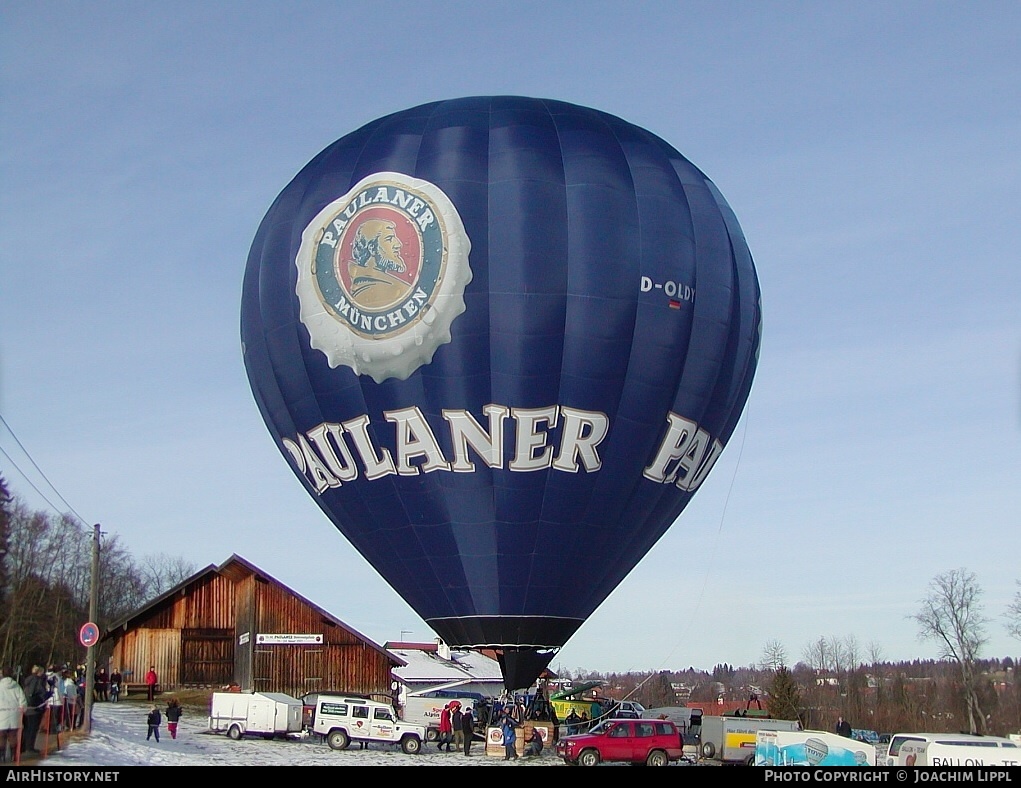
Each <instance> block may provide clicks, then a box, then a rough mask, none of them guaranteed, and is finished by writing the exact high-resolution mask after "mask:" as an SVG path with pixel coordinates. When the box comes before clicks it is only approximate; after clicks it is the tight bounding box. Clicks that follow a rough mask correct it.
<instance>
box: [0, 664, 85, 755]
mask: <svg viewBox="0 0 1021 788" xmlns="http://www.w3.org/2000/svg"><path fill="white" fill-rule="evenodd" d="M84 676H85V673H84V668H79V669H76V670H71V669H70V668H68V667H67V666H66V665H65V666H64V667H58V666H57V665H50V667H49V669H48V670H47V669H46V668H44V667H43V666H42V665H35V666H33V667H32V670H31V671H30V672H29V673H28V675H26V676H25V678H24V680H23V681H22V682H21V683H20V684H19V683H18V682H17V680H16V679H15V678H14V672H13V671H12V670H11V669H10V668H8V667H4V668H3V669H2V674H0V760H7V761H9V760H13V758H14V755H15V752H16V750H17V746H18V737H19V735H20V734H22V733H23V739H22V747H23V751H24V752H38V749H37V748H36V740H37V739H38V737H39V733H40V731H41V730H42V729H44V728H45V731H46V732H47V733H59V732H60V731H62V730H69V729H72V728H76V727H78V726H80V725H81V724H82V721H83V718H84V715H85V678H84Z"/></svg>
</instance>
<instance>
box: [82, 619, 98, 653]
mask: <svg viewBox="0 0 1021 788" xmlns="http://www.w3.org/2000/svg"><path fill="white" fill-rule="evenodd" d="M78 640H79V641H80V642H81V644H82V645H83V646H85V647H86V648H88V647H89V646H94V645H96V643H98V642H99V627H97V626H96V625H95V624H93V623H92V622H91V621H89V622H88V623H87V624H82V628H81V629H80V630H78Z"/></svg>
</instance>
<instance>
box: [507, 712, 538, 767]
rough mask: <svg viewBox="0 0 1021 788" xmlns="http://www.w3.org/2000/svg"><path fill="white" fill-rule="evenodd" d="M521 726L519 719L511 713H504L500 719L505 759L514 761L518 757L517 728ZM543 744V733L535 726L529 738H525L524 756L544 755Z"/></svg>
mask: <svg viewBox="0 0 1021 788" xmlns="http://www.w3.org/2000/svg"><path fill="white" fill-rule="evenodd" d="M519 727H520V725H519V723H518V721H517V720H516V719H514V717H512V716H511V715H510V714H504V715H503V717H502V718H501V719H500V733H501V734H502V735H503V752H504V755H503V759H504V760H505V761H514V760H517V758H518V732H517V729H518V728H519ZM543 744H544V742H543V740H542V733H541V732H540V731H539V729H538V728H536V727H534V726H533V727H532V731H531V733H530V734H529V735H528V738H527V739H525V747H524V750H523V754H524V756H525V757H526V758H534V757H538V756H540V755H542V748H543Z"/></svg>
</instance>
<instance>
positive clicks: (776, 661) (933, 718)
mask: <svg viewBox="0 0 1021 788" xmlns="http://www.w3.org/2000/svg"><path fill="white" fill-rule="evenodd" d="M1019 588H1021V582H1019ZM1002 619H1003V623H1004V625H1005V626H1006V629H1007V632H1008V633H1009V634H1010V635H1011V636H1012V637H1014V638H1017V639H1018V640H1021V590H1019V591H1017V592H1016V593H1015V595H1014V597H1013V600H1012V601H1011V603H1010V604H1009V605H1008V606H1007V609H1006V611H1005V612H1004V614H1003V616H1002ZM911 620H912V621H913V622H914V623H915V625H916V626H917V628H918V637H919V640H923V641H926V640H928V641H934V642H935V643H936V645H937V647H938V650H939V655H940V658H939V659H937V660H914V661H912V662H897V663H893V662H886V661H884V660H883V659H882V653H881V648H880V647H879V646H878V644H876V643H870V644H868V645H867V646H863V645H862V644H861V643H859V642H858V640H857V638H855V637H853V636H849V637H843V638H837V637H832V638H827V637H820V638H819V639H818V640H816V641H813V642H812V643H809V644H808V645H807V646H805V648H804V650H803V654H802V659H801V660H799V661H798V662H796V663H795V664H794V665H793V666H791V660H790V659H789V657H788V652H787V649H786V647H785V646H784V645H783V643H782V642H780V641H778V640H771V641H769V642H767V643H766V644H765V645H764V647H763V650H762V657H761V660H760V662H759V664H758V665H754V666H750V667H735V666H732V665H728V664H726V663H720V664H717V665H716V666H715V667H714V668H713V669H712V671H705V670H696V669H695V668H693V667H690V668H688V669H687V670H685V671H677V672H672V671H658V672H648V673H626V674H616V673H609V674H600V673H597V672H593V671H586V670H584V669H578V670H577V671H576V672H575V675H574V676H573V678H574V679H575V680H578V681H581V680H593V679H599V680H602V681H604V682H606V684H607V686H608V688H609V690H610V693H611V694H613V695H614V696H615V697H621V696H626V697H630V698H633V699H635V700H638V701H639V702H640V703H642V704H643V705H644V706H646V707H647V708H657V707H664V706H677V705H686V704H688V703H698V704H699V705H702V706H705V707H707V708H712V706H714V705H718V704H719V703H720V702H721V701H730V702H731V703H733V702H735V701H736V702H739V703H744V705H745V708H746V709H755V710H758V709H760V708H761V709H763V710H765V711H767V712H768V713H769V714H770V716H772V717H776V718H779V719H797V720H800V721H801V723H802V727H804V728H811V729H815V730H832V728H833V721H835V720H836V718H837V717H838V716H842V717H844V719H847V720H850V721H851V722H852V726H853V727H856V728H861V729H867V730H874V731H877V732H887V733H894V732H898V731H911V730H921V731H930V732H933V733H942V732H951V731H955V732H956V731H965V732H969V733H980V734H996V735H1000V736H1004V735H1006V734H1008V733H1018V732H1021V681H1018V676H1017V671H1018V667H1019V666H1018V665H1017V664H1015V662H1014V661H1013V660H1012V659H1011V658H1010V657H1006V658H1004V659H1002V660H1001V659H995V658H994V659H988V658H984V657H983V656H982V649H983V647H984V646H985V644H986V643H987V642H988V636H987V634H988V631H989V630H988V628H989V626H990V625H992V624H993V623H994V621H993V620H992V619H990V618H989V617H988V616H986V615H985V610H984V606H983V602H982V588H981V586H980V584H979V582H978V579H977V578H976V576H975V574H974V573H972V572H969V571H968V570H967V569H953V570H950V571H948V572H944V573H942V574H939V575H937V576H936V577H934V578H933V579H932V581H931V582H930V584H929V587H928V589H927V592H926V595H925V597H924V598H923V599H922V600H921V602H920V606H919V609H918V611H917V612H916V613H915V614H914V615H912V616H911ZM561 678H572V676H571V675H570V674H568V675H566V676H562V677H561Z"/></svg>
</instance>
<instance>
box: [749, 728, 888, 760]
mask: <svg viewBox="0 0 1021 788" xmlns="http://www.w3.org/2000/svg"><path fill="white" fill-rule="evenodd" d="M755 765H756V766H875V765H876V748H875V747H874V746H873V745H871V744H869V743H868V742H864V741H861V740H858V739H848V738H847V737H845V736H838V735H837V734H835V733H827V732H825V731H771V730H760V731H758V732H757V733H756V734H755Z"/></svg>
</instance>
